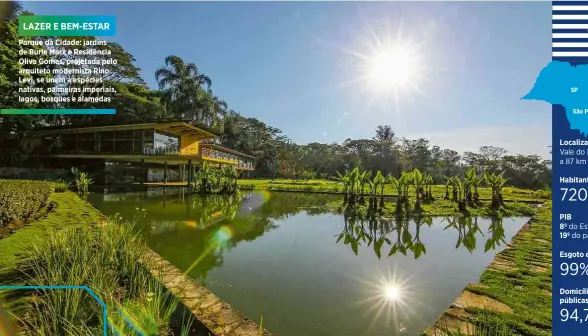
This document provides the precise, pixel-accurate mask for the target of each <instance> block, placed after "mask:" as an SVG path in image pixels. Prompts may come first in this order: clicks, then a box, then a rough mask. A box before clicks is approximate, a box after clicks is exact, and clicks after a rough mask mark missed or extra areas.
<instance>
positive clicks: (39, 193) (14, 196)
mask: <svg viewBox="0 0 588 336" xmlns="http://www.w3.org/2000/svg"><path fill="white" fill-rule="evenodd" d="M54 191H55V186H54V184H53V183H51V182H44V181H25V180H0V229H1V228H2V227H6V226H8V225H9V224H11V223H13V222H18V221H25V220H27V219H29V218H31V217H32V216H34V215H35V214H36V213H37V212H38V211H39V210H41V209H42V208H43V207H45V206H47V205H48V204H49V200H50V199H51V195H52V194H53V192H54Z"/></svg>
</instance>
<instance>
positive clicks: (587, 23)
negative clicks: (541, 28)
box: [551, 1, 588, 63]
mask: <svg viewBox="0 0 588 336" xmlns="http://www.w3.org/2000/svg"><path fill="white" fill-rule="evenodd" d="M551 27H552V28H551V29H552V57H553V60H555V61H565V62H572V63H575V62H579V61H583V60H588V1H553V2H552V19H551Z"/></svg>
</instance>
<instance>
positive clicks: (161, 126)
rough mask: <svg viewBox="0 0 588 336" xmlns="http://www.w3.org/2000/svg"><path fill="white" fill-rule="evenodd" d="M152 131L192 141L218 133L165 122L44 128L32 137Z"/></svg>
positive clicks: (192, 126)
mask: <svg viewBox="0 0 588 336" xmlns="http://www.w3.org/2000/svg"><path fill="white" fill-rule="evenodd" d="M145 129H154V130H158V131H162V132H165V133H168V134H171V135H175V136H181V137H188V138H192V139H194V140H206V139H214V138H216V137H217V136H218V135H220V133H218V132H215V131H213V130H211V129H209V128H208V127H205V126H202V125H194V124H193V123H189V122H187V121H166V122H146V123H137V124H122V125H121V124H118V125H117V124H111V125H96V126H87V127H84V126H59V127H44V128H40V129H37V130H35V131H33V132H32V134H33V135H37V136H45V135H62V134H82V133H97V132H115V131H134V130H137V131H138V130H145Z"/></svg>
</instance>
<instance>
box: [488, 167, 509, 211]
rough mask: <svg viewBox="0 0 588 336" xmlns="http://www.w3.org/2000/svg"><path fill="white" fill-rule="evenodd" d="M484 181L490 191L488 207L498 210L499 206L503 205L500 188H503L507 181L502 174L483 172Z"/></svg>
mask: <svg viewBox="0 0 588 336" xmlns="http://www.w3.org/2000/svg"><path fill="white" fill-rule="evenodd" d="M484 180H486V183H487V184H488V185H489V186H490V188H491V189H492V203H491V204H490V207H491V208H492V209H498V208H500V206H502V205H504V199H503V198H502V188H504V185H505V184H506V182H507V181H508V179H506V178H504V177H503V176H502V174H495V173H487V172H484Z"/></svg>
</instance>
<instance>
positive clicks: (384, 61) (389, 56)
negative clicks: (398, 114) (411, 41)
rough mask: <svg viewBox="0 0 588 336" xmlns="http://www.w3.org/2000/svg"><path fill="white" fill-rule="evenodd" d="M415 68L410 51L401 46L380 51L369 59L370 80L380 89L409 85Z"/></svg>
mask: <svg viewBox="0 0 588 336" xmlns="http://www.w3.org/2000/svg"><path fill="white" fill-rule="evenodd" d="M414 70H415V69H414V64H413V61H412V58H411V55H410V52H408V50H406V49H404V48H401V47H397V48H392V49H388V50H383V51H379V52H377V53H376V54H375V55H374V56H373V57H371V58H370V59H369V61H368V72H369V74H368V77H369V80H370V81H371V83H372V85H373V86H374V87H375V88H376V89H378V90H390V89H394V88H401V87H405V86H407V85H408V84H409V83H410V81H411V79H413V78H412V77H413V76H414V75H415V74H414Z"/></svg>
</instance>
